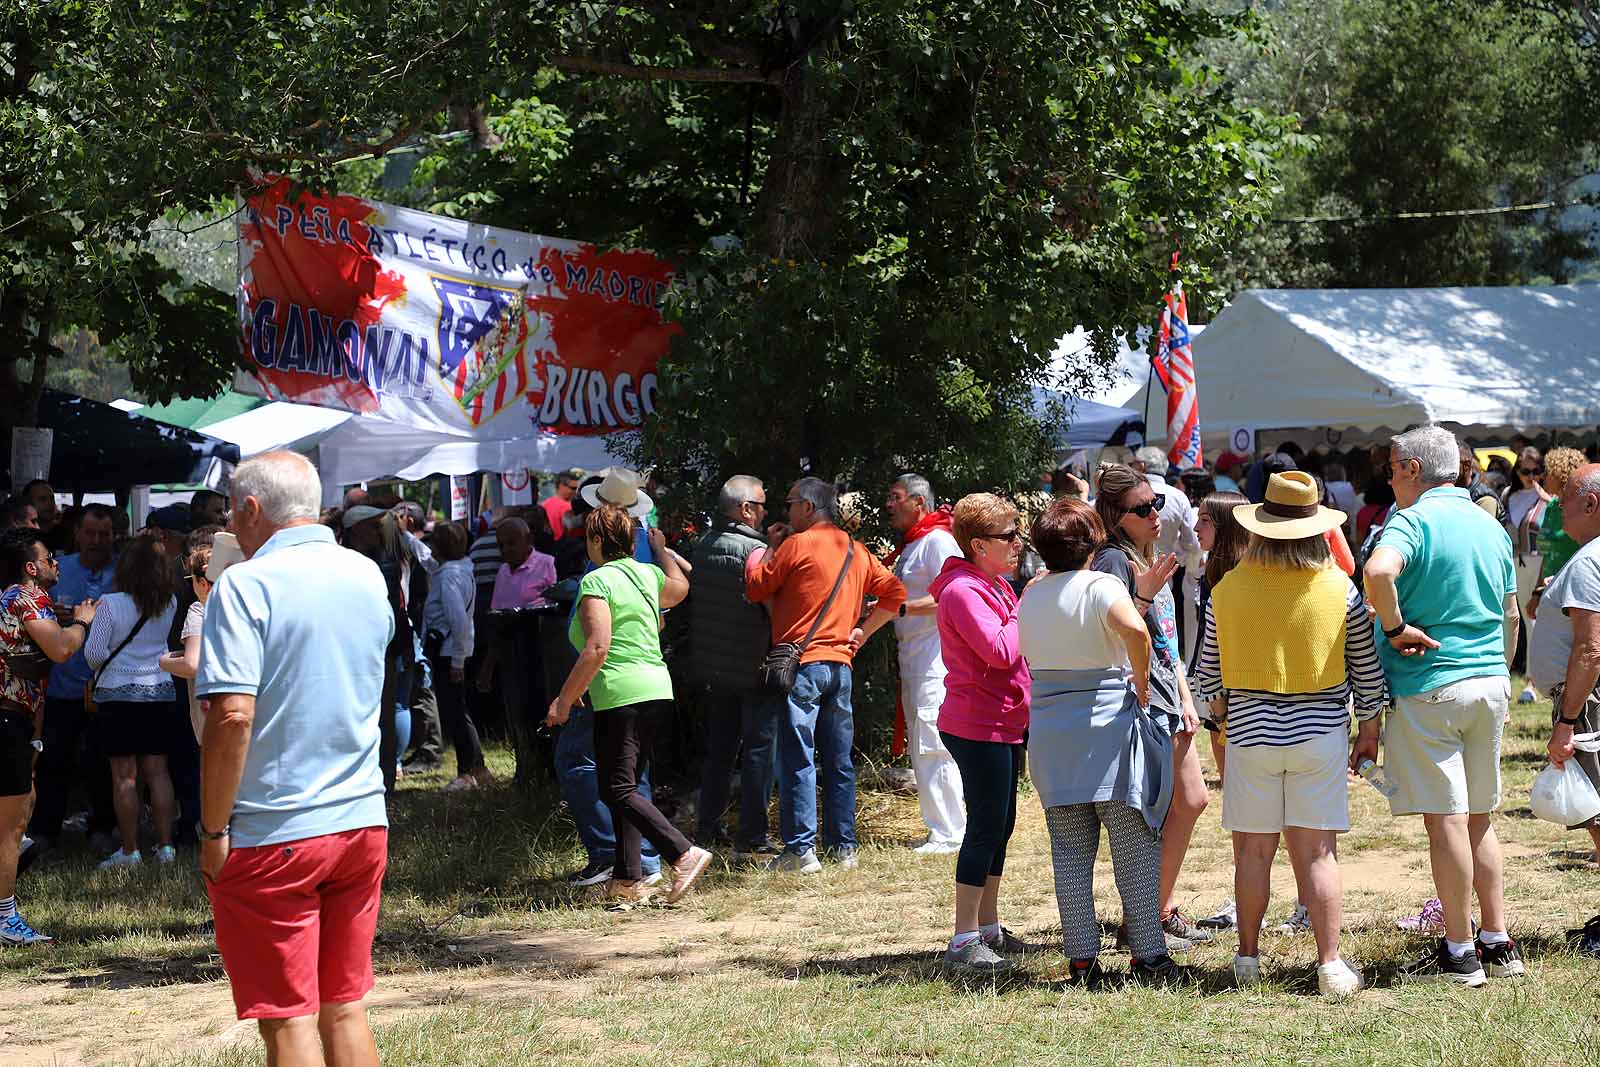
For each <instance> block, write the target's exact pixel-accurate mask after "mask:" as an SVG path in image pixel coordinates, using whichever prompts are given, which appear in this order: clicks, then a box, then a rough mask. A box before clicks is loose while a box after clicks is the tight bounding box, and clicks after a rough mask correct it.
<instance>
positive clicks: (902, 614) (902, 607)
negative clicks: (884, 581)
mask: <svg viewBox="0 0 1600 1067" xmlns="http://www.w3.org/2000/svg"><path fill="white" fill-rule="evenodd" d="M900 617H901V618H902V619H903V618H905V617H906V606H905V604H904V603H902V604H901V605H900Z"/></svg>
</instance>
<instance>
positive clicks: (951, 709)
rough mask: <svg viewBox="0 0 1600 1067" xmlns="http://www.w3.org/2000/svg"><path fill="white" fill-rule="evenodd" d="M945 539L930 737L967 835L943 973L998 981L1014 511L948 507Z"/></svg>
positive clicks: (1010, 731)
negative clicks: (942, 756)
mask: <svg viewBox="0 0 1600 1067" xmlns="http://www.w3.org/2000/svg"><path fill="white" fill-rule="evenodd" d="M951 526H952V529H951V533H953V534H954V535H955V539H956V544H957V545H959V546H960V548H961V552H962V554H961V555H959V556H951V557H950V558H949V559H947V560H945V561H944V568H943V569H942V570H941V571H940V572H939V576H938V577H937V578H935V579H934V580H933V582H932V584H930V585H929V587H928V593H929V595H931V596H932V597H933V599H934V602H935V604H936V605H937V608H936V614H937V618H938V621H939V648H940V654H941V656H942V657H943V659H944V665H945V670H946V671H947V672H948V673H947V674H946V675H945V682H944V693H945V695H944V703H943V704H941V705H940V706H939V738H940V740H942V741H943V742H944V745H945V748H946V749H948V750H949V752H950V755H951V756H952V757H953V758H954V759H955V761H956V767H957V768H958V769H959V770H960V771H961V793H962V797H963V799H964V800H965V802H966V806H967V832H966V835H965V836H964V837H963V838H962V840H961V851H960V852H959V853H958V854H957V855H956V906H955V934H954V936H952V937H951V938H950V946H949V948H948V949H947V950H946V951H945V955H944V965H945V968H946V970H949V971H951V972H953V973H958V974H985V975H987V974H1001V973H1004V972H1006V971H1009V970H1011V969H1012V967H1013V966H1014V964H1012V962H1011V961H1010V960H1008V959H1006V958H1005V957H1004V956H1002V955H1001V953H1003V952H1015V951H1024V950H1026V948H1027V946H1025V945H1023V944H1022V943H1021V942H1020V941H1018V940H1017V939H1016V938H1014V937H1013V936H1012V935H1011V933H1010V931H1008V930H1006V929H1005V927H1003V926H1001V925H1000V913H999V901H1000V878H1001V875H1002V874H1003V873H1004V871H1005V863H1006V844H1007V842H1009V841H1010V840H1011V831H1012V830H1013V829H1014V828H1015V827H1016V823H1017V780H1018V778H1019V777H1020V776H1021V774H1022V755H1023V751H1022V749H1023V740H1024V738H1025V737H1026V735H1027V732H1028V699H1029V678H1028V665H1027V663H1026V662H1025V661H1024V660H1023V658H1022V646H1021V644H1020V641H1019V637H1018V633H1017V597H1016V594H1015V593H1014V592H1013V591H1012V589H1011V584H1010V583H1009V582H1008V581H1007V580H1006V579H1007V577H1008V576H1009V575H1010V574H1011V573H1012V572H1013V571H1014V570H1016V567H1017V559H1018V556H1019V555H1020V554H1021V551H1022V530H1021V529H1020V528H1019V527H1018V525H1017V509H1016V508H1015V507H1014V506H1012V505H1011V504H1010V503H1008V502H1007V501H1005V500H1002V499H1001V498H1000V497H997V496H995V495H994V494H992V493H973V494H971V495H969V496H964V497H962V498H961V499H960V500H959V501H957V502H956V506H955V511H954V512H953V513H952V515H951Z"/></svg>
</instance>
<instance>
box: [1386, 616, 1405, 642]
mask: <svg viewBox="0 0 1600 1067" xmlns="http://www.w3.org/2000/svg"><path fill="white" fill-rule="evenodd" d="M1405 628H1406V620H1404V619H1401V620H1400V622H1399V623H1398V624H1397V625H1396V626H1395V628H1394V629H1392V630H1390V629H1388V628H1385V629H1384V631H1383V636H1385V637H1389V638H1394V637H1399V636H1400V635H1401V634H1402V633H1404V632H1405Z"/></svg>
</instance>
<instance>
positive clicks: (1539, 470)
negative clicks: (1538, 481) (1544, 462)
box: [1517, 467, 1544, 478]
mask: <svg viewBox="0 0 1600 1067" xmlns="http://www.w3.org/2000/svg"><path fill="white" fill-rule="evenodd" d="M1517 473H1518V474H1521V475H1524V476H1526V477H1529V478H1537V477H1538V476H1539V475H1541V474H1543V473H1544V468H1543V467H1518V468H1517Z"/></svg>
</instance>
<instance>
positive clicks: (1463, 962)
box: [1350, 426, 1523, 986]
mask: <svg viewBox="0 0 1600 1067" xmlns="http://www.w3.org/2000/svg"><path fill="white" fill-rule="evenodd" d="M1459 470H1460V454H1459V452H1458V450H1457V445H1456V439H1455V435H1454V434H1452V433H1451V432H1450V431H1448V430H1446V429H1444V428H1442V427H1439V426H1423V427H1420V428H1418V429H1415V430H1411V431H1409V432H1407V433H1403V434H1401V435H1400V436H1398V437H1396V438H1394V440H1393V442H1392V444H1391V445H1390V449H1389V483H1390V485H1392V486H1393V487H1394V496H1395V503H1396V505H1397V506H1398V508H1399V510H1398V511H1396V512H1395V514H1394V515H1393V516H1391V517H1390V519H1389V521H1388V522H1387V523H1385V524H1384V527H1383V533H1382V535H1381V536H1380V537H1379V539H1378V544H1377V547H1376V548H1374V549H1373V551H1372V557H1371V559H1369V560H1368V561H1367V566H1366V590H1367V599H1368V601H1369V602H1370V603H1371V604H1372V606H1373V608H1374V609H1376V611H1377V617H1376V619H1375V621H1374V625H1375V626H1376V627H1377V628H1378V629H1379V630H1381V631H1382V633H1383V637H1384V640H1382V641H1379V642H1378V654H1379V657H1380V658H1381V659H1382V660H1383V666H1384V673H1385V674H1386V675H1387V677H1388V682H1389V693H1390V695H1391V696H1392V697H1393V700H1394V710H1393V711H1392V712H1391V713H1390V715H1389V721H1388V723H1387V725H1386V726H1385V727H1384V729H1383V734H1382V741H1383V747H1384V753H1385V764H1386V772H1387V774H1388V776H1389V778H1390V780H1391V781H1392V782H1393V784H1394V786H1395V790H1396V791H1395V793H1394V795H1393V796H1391V797H1390V798H1389V805H1390V807H1391V809H1392V810H1393V812H1394V814H1396V815H1421V816H1422V822H1423V826H1424V828H1425V829H1426V830H1427V832H1428V842H1429V850H1428V851H1429V859H1430V860H1431V862H1432V866H1433V882H1434V886H1435V889H1436V890H1437V892H1438V894H1439V902H1440V906H1441V908H1442V910H1443V913H1444V928H1445V933H1444V937H1443V938H1441V939H1440V940H1439V943H1438V944H1437V945H1436V946H1435V947H1434V948H1433V950H1431V951H1430V952H1429V953H1428V955H1427V956H1426V957H1425V958H1423V959H1422V960H1419V961H1418V962H1417V963H1416V964H1414V965H1413V966H1412V967H1410V968H1409V969H1408V970H1407V971H1406V974H1407V976H1408V978H1409V979H1410V980H1413V981H1431V982H1451V983H1455V984H1458V985H1468V986H1481V985H1483V984H1484V982H1486V981H1487V980H1488V978H1491V977H1492V978H1514V977H1518V976H1520V975H1521V974H1522V973H1523V964H1522V958H1521V955H1520V953H1519V952H1518V950H1517V946H1516V944H1515V943H1514V942H1513V941H1512V940H1511V938H1510V937H1509V936H1508V935H1507V933H1506V915H1505V892H1504V876H1503V872H1502V860H1501V854H1500V842H1499V839H1498V838H1497V837H1496V836H1495V831H1494V824H1493V822H1492V821H1491V815H1492V813H1493V812H1494V810H1495V808H1497V807H1499V806H1500V739H1501V730H1502V724H1503V722H1504V720H1505V716H1506V711H1507V709H1508V708H1509V706H1510V701H1511V682H1510V673H1509V671H1508V668H1507V664H1508V663H1509V662H1510V659H1511V656H1512V654H1513V652H1514V650H1515V648H1516V644H1517V628H1518V613H1517V580H1516V571H1515V568H1514V567H1513V565H1512V557H1511V542H1510V540H1509V539H1508V538H1507V537H1506V535H1505V531H1504V530H1502V529H1501V527H1500V524H1499V523H1497V522H1496V521H1495V520H1494V519H1493V518H1492V517H1490V516H1489V515H1488V514H1487V513H1486V512H1485V511H1484V510H1483V509H1481V508H1479V507H1477V506H1475V505H1474V504H1473V503H1472V498H1471V496H1470V495H1469V494H1468V492H1467V490H1465V489H1461V488H1458V487H1457V486H1456V484H1455V482H1456V476H1457V474H1458V473H1459ZM1378 744H1379V723H1378V718H1377V717H1373V718H1371V719H1368V720H1365V721H1363V722H1362V723H1361V728H1360V733H1359V735H1358V737H1357V739H1356V743H1355V745H1354V748H1353V751H1352V752H1351V756H1350V765H1351V767H1352V768H1359V767H1360V766H1361V765H1362V763H1363V761H1365V760H1368V759H1376V758H1377V753H1378ZM1474 891H1476V893H1477V897H1478V905H1479V907H1480V908H1481V909H1482V926H1481V929H1480V931H1479V934H1478V938H1477V943H1476V944H1474V942H1473V936H1472V897H1473V893H1474Z"/></svg>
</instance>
